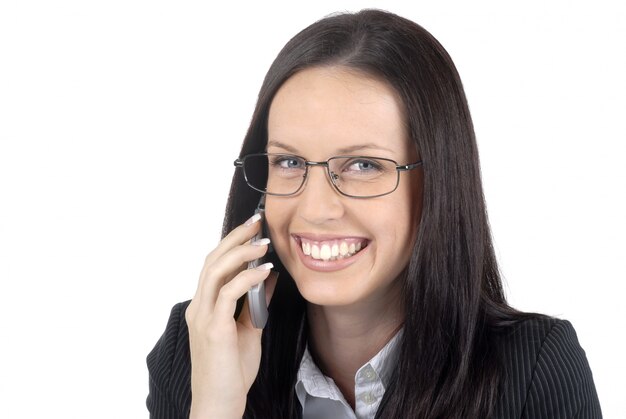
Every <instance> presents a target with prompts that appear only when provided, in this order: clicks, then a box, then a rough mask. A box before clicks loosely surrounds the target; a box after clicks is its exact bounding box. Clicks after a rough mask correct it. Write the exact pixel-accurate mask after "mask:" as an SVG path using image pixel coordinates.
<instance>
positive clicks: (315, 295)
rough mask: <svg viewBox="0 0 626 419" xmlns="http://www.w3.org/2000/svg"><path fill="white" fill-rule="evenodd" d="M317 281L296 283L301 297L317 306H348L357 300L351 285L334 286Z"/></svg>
mask: <svg viewBox="0 0 626 419" xmlns="http://www.w3.org/2000/svg"><path fill="white" fill-rule="evenodd" d="M316 282H317V281H311V282H308V283H302V281H300V283H298V281H296V286H297V287H298V291H300V294H301V295H302V297H303V298H304V299H305V300H306V301H307V302H309V303H311V304H315V305H319V306H348V305H351V304H354V303H356V302H357V300H358V296H357V295H356V293H355V291H354V287H352V286H345V285H344V286H342V287H335V286H332V285H331V284H320V283H319V282H317V283H316Z"/></svg>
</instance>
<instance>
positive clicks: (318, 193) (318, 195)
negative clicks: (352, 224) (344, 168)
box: [295, 166, 346, 225]
mask: <svg viewBox="0 0 626 419" xmlns="http://www.w3.org/2000/svg"><path fill="white" fill-rule="evenodd" d="M295 198H296V199H298V215H299V216H300V217H301V218H302V219H304V220H306V221H307V222H308V223H310V224H315V225H320V224H324V223H327V222H329V221H332V220H337V219H340V218H341V217H343V215H344V206H343V200H344V199H346V197H344V196H343V195H341V194H340V193H339V192H338V191H337V190H335V188H334V187H333V185H332V184H331V182H330V179H329V178H328V173H327V170H326V168H325V167H323V166H310V167H309V169H308V173H307V179H306V183H305V184H304V187H303V189H302V191H301V192H300V193H299V194H298V196H297V197H295Z"/></svg>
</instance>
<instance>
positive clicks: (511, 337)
mask: <svg viewBox="0 0 626 419" xmlns="http://www.w3.org/2000/svg"><path fill="white" fill-rule="evenodd" d="M500 350H501V351H500V354H501V358H502V362H503V366H504V376H503V383H502V385H503V387H502V392H501V398H500V400H499V405H498V409H497V411H498V412H499V414H498V415H496V417H503V418H506V417H527V418H546V417H550V418H572V417H581V418H597V417H601V412H600V405H599V403H598V396H597V394H596V389H595V385H594V382H593V375H592V373H591V369H590V368H589V363H588V362H587V357H586V355H585V351H584V350H583V349H582V347H581V346H580V344H579V342H578V337H577V335H576V331H575V330H574V327H573V326H572V324H571V323H570V322H569V321H567V320H560V319H556V318H553V317H548V316H540V315H537V316H535V317H532V318H529V319H527V320H524V321H521V322H519V323H517V324H516V325H515V326H513V327H511V329H510V330H509V331H508V333H506V334H505V335H504V336H502V337H501V345H500Z"/></svg>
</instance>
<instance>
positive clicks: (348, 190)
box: [234, 153, 422, 198]
mask: <svg viewBox="0 0 626 419" xmlns="http://www.w3.org/2000/svg"><path fill="white" fill-rule="evenodd" d="M421 164H422V161H421V160H419V161H417V162H415V163H411V164H407V165H398V163H396V162H395V161H393V160H391V159H385V158H382V157H368V156H336V157H331V158H330V159H328V160H326V161H307V160H306V159H305V158H304V157H300V156H295V155H293V154H275V153H257V154H248V155H246V156H243V157H241V158H239V159H237V160H235V161H234V165H235V166H236V167H240V168H242V169H243V175H244V178H245V179H246V182H247V183H248V185H249V186H250V187H251V188H252V189H254V190H257V191H259V192H263V193H265V194H268V195H279V196H289V195H294V194H296V193H298V192H299V191H300V189H302V187H303V186H304V184H305V182H306V179H307V175H308V171H309V167H310V166H325V167H326V171H327V173H328V178H329V179H330V183H331V184H332V185H333V187H334V188H335V189H336V190H337V192H339V193H340V194H342V195H345V196H349V197H352V198H374V197H377V196H382V195H387V194H390V193H391V192H393V191H395V190H396V189H397V188H398V184H399V183H400V172H404V171H407V170H413V169H415V168H416V167H418V166H420V165H421Z"/></svg>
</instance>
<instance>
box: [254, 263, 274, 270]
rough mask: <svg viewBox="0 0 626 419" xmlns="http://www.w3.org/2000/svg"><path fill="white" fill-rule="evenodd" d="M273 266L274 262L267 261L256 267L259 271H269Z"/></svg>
mask: <svg viewBox="0 0 626 419" xmlns="http://www.w3.org/2000/svg"><path fill="white" fill-rule="evenodd" d="M273 267H274V264H273V263H272V262H267V263H264V264H263V265H259V266H257V267H256V268H255V269H257V270H259V271H269V270H270V269H272V268H273Z"/></svg>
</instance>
